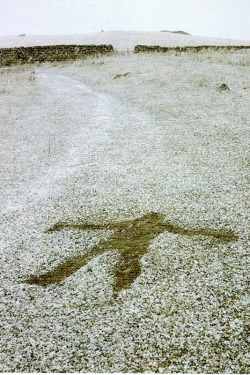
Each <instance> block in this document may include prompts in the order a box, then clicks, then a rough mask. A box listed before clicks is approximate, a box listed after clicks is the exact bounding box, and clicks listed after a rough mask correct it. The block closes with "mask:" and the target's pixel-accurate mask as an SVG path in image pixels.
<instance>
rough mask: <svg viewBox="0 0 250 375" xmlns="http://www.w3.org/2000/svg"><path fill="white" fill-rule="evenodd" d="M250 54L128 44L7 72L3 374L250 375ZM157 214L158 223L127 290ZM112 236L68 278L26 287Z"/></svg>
mask: <svg viewBox="0 0 250 375" xmlns="http://www.w3.org/2000/svg"><path fill="white" fill-rule="evenodd" d="M103 34H105V33H103ZM116 35H118V33H116V34H115V33H114V37H115V36H116ZM128 35H129V34H128ZM164 35H165V33H164ZM123 36H124V33H121V36H120V37H121V38H123ZM142 36H143V35H142ZM173 37H174V36H173V35H171V36H169V38H170V39H171V41H172V42H173V40H172V38H173ZM179 37H180V36H178V37H176V38H177V39H176V43H177V42H178V38H179ZM20 38H21V37H20ZM165 38H166V36H165ZM183 38H187V37H186V36H183ZM188 38H189V41H188V43H187V44H188V45H190V41H191V40H192V38H191V37H188ZM24 39H25V37H24ZM24 39H23V40H24ZM128 39H129V37H128ZM148 39H150V38H149V36H148ZM38 41H39V39H38ZM105 42H106V41H105ZM46 43H47V42H46ZM95 43H97V41H96V39H95V38H93V44H95ZM126 43H127V42H126ZM130 43H131V44H130V45H132V44H133V43H134V39H133V41H131V40H130ZM139 43H140V41H139V40H138V41H136V44H139ZM144 44H146V43H144ZM152 44H155V40H154V34H153V36H152ZM157 44H160V43H157ZM210 44H214V43H213V41H212V43H211V41H210ZM233 44H235V43H233ZM1 46H2V43H1ZM126 48H130V47H126ZM249 60H250V59H249V51H247V50H243V51H237V52H231V53H229V52H223V53H219V52H211V51H210V52H209V51H208V52H205V53H197V54H194V53H182V54H177V55H175V53H158V54H133V53H121V52H120V53H116V54H114V55H113V56H103V57H99V58H88V59H86V60H77V61H75V62H66V63H53V64H49V63H43V64H34V65H23V66H12V67H4V68H1V69H0V103H1V105H0V181H1V184H0V215H1V218H0V233H1V236H0V256H1V261H0V264H1V272H0V280H1V282H0V314H1V316H0V327H1V335H0V342H1V347H0V371H1V372H161V373H172V372H185V373H187V372H192V373H225V372H226V373H248V372H249V354H248V348H249V341H247V340H249V338H248V337H249V336H248V332H249V309H248V306H249V294H248V292H249V289H248V288H249V285H247V282H248V280H247V277H248V272H249V267H248V264H249V263H248V261H249V242H250V241H249V232H250V231H249V229H250V228H249V227H250V225H249V114H250V106H249V93H250V83H249ZM125 73H129V74H127V75H126V76H123V74H125ZM117 75H120V76H118V77H117V78H116V79H114V77H116V76H117ZM222 84H225V85H227V87H228V89H227V87H226V86H225V85H224V86H221V85H222ZM223 88H224V89H223ZM152 212H154V213H156V214H158V215H161V216H160V217H161V218H163V220H162V223H161V224H160V229H159V231H158V232H157V233H158V234H156V235H154V236H152V237H150V236H149V235H148V237H150V238H151V239H150V241H149V240H147V247H146V250H147V251H144V253H143V254H141V257H140V270H139V271H138V270H137V271H138V272H137V274H136V275H135V277H134V279H133V281H132V282H131V284H130V285H128V286H126V287H123V288H122V287H121V288H120V289H119V291H118V293H117V295H115V294H114V285H115V269H116V267H117V264H118V263H119V261H120V259H121V251H122V249H124V248H125V247H126V248H129V249H130V250H129V251H130V252H131V254H132V253H133V251H134V250H135V249H134V247H136V245H134V244H138V243H139V240H138V238H137V237H136V235H134V233H136V232H135V231H134V232H133V230H134V229H133V228H135V227H136V225H139V224H136V223H138V222H139V223H143V220H142V219H140V218H142V217H144V218H145V217H148V216H147V215H150V213H152ZM137 219H139V221H136V220H137ZM140 220H141V221H140ZM126 221H128V222H129V223H130V224H129V225H128V226H127V227H126V228H125V229H115V227H114V225H115V223H121V222H126ZM144 222H145V219H144ZM57 223H65V224H64V227H63V226H62V227H61V228H59V229H60V230H57V231H53V230H51V231H46V230H48V229H49V228H51V227H53V226H54V225H55V224H57ZM70 224H76V225H78V226H79V225H81V224H82V229H85V230H80V229H81V228H79V227H78V229H77V227H73V226H70ZM62 225H63V224H62ZM67 225H68V227H67ZM84 225H85V226H84ZM87 225H89V229H88V228H87ZM98 225H99V226H100V228H98ZM112 225H113V228H112ZM141 225H142V226H143V225H144V224H141ZM164 225H165V227H164ZM86 228H87V229H86ZM131 228H132V229H131ZM136 228H137V227H136ZM143 228H144V227H143ZM153 228H155V227H154V223H153V224H152V230H153ZM164 228H166V229H164ZM135 230H136V229H135ZM148 230H149V231H150V228H149V229H148ZM157 230H158V229H157ZM128 233H132V234H133V236H132V235H131V243H129V244H128V243H127V242H129V241H130V237H129V234H128ZM143 233H144V232H143ZM145 233H146V232H145ZM155 233H156V232H155ZM139 234H140V235H141V234H142V230H141V232H140V233H139ZM126 236H127V237H126ZM124 238H126V239H127V240H126V241H127V242H126V243H123V242H122V241H124ZM117 239H119V240H117ZM112 241H113V242H112ZM98 244H101V245H102V246H101V249H103V251H101V252H100V253H99V254H98V255H96V256H93V257H92V258H91V259H90V260H89V262H88V263H87V264H86V265H83V266H82V267H79V269H77V270H76V271H75V272H72V273H71V274H70V275H68V276H67V277H65V278H63V279H62V280H60V281H58V282H55V283H53V284H49V285H45V286H44V285H38V284H36V283H32V282H30V283H28V282H27V280H29V278H30V277H31V276H39V275H42V274H44V273H46V272H49V271H51V270H53V269H55V267H57V266H58V265H59V264H61V263H63V262H65V261H66V260H69V259H71V258H74V257H76V256H81V255H84V254H89V253H91V251H92V250H93V249H98ZM105 244H106V249H105ZM116 246H117V250H116ZM133 246H134V247H133ZM144 250H145V248H144ZM125 263H126V262H125V260H124V267H125ZM120 264H122V263H121V261H120ZM128 272H131V270H129V269H128Z"/></svg>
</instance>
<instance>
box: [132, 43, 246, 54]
mask: <svg viewBox="0 0 250 375" xmlns="http://www.w3.org/2000/svg"><path fill="white" fill-rule="evenodd" d="M249 48H250V46H230V45H229V46H206V45H204V46H183V47H161V46H146V45H137V46H135V48H134V53H139V52H201V51H202V52H203V51H207V50H209V51H236V50H239V49H249Z"/></svg>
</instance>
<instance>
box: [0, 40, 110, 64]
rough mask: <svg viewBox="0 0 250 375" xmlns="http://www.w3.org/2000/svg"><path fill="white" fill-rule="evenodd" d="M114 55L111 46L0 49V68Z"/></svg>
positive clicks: (53, 46)
mask: <svg viewBox="0 0 250 375" xmlns="http://www.w3.org/2000/svg"><path fill="white" fill-rule="evenodd" d="M110 53H114V48H113V46H112V45H111V44H101V45H94V44H91V45H72V44H71V45H52V46H35V47H14V48H0V66H9V65H13V64H26V63H34V62H45V61H50V62H53V61H66V60H76V59H79V58H81V59H82V58H85V57H88V56H96V55H104V54H110Z"/></svg>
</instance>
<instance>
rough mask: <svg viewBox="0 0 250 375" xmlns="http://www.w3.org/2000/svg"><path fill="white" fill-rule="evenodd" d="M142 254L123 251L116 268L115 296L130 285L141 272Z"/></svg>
mask: <svg viewBox="0 0 250 375" xmlns="http://www.w3.org/2000/svg"><path fill="white" fill-rule="evenodd" d="M140 260H141V254H139V253H134V254H130V253H127V252H122V253H121V254H120V257H119V262H118V263H117V264H116V266H115V270H114V279H115V280H114V296H117V294H118V293H119V292H120V291H121V290H122V289H127V288H129V287H130V285H131V284H132V282H133V281H134V280H135V279H136V278H137V277H138V276H139V275H140V273H141V262H140Z"/></svg>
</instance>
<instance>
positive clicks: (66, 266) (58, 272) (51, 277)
mask: <svg viewBox="0 0 250 375" xmlns="http://www.w3.org/2000/svg"><path fill="white" fill-rule="evenodd" d="M103 252H104V249H103V248H102V246H100V245H96V246H95V247H94V248H93V249H92V250H91V251H90V252H88V253H87V254H83V255H78V256H76V257H72V258H69V259H66V260H65V261H64V262H62V263H59V264H58V266H56V267H55V268H53V269H52V270H51V271H48V272H45V273H42V274H41V275H31V276H30V277H29V278H27V279H26V280H25V282H26V283H27V284H36V285H41V286H47V285H50V284H55V283H59V282H60V281H62V280H64V279H65V278H66V277H69V276H70V275H72V274H73V273H75V272H76V271H78V270H79V269H80V268H81V267H83V266H85V265H86V264H87V263H88V262H89V261H90V260H91V259H93V258H94V257H96V256H98V255H100V254H103Z"/></svg>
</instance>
